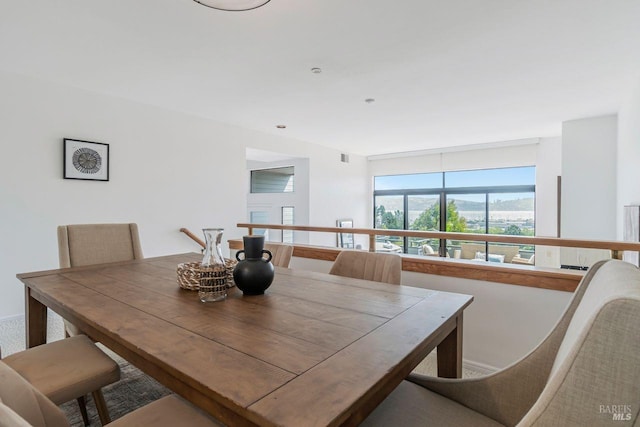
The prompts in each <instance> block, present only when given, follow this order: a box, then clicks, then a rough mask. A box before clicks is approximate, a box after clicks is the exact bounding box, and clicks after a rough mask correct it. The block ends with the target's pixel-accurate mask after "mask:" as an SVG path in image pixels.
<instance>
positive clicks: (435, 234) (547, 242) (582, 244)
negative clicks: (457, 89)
mask: <svg viewBox="0 0 640 427" xmlns="http://www.w3.org/2000/svg"><path fill="white" fill-rule="evenodd" d="M236 225H237V226H238V227H239V228H249V229H253V228H266V229H271V230H293V231H314V232H321V233H353V234H363V235H367V236H370V237H371V236H373V237H374V239H375V236H399V237H405V236H406V237H421V238H424V239H448V240H467V241H476V242H494V243H513V244H518V245H532V246H533V245H543V246H557V247H565V248H584V249H606V250H611V251H618V252H623V251H640V243H633V242H619V241H613V240H582V239H563V238H558V237H532V236H513V235H509V234H475V233H453V232H446V231H417V230H388V229H384V228H342V227H311V226H307V225H282V224H248V223H239V224H236ZM619 256H621V255H619Z"/></svg>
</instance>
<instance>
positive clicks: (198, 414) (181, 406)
mask: <svg viewBox="0 0 640 427" xmlns="http://www.w3.org/2000/svg"><path fill="white" fill-rule="evenodd" d="M222 425H223V424H220V423H218V422H217V421H216V420H214V419H213V418H211V417H209V416H208V415H206V414H205V413H203V412H202V411H200V410H199V409H196V408H194V407H193V406H191V405H190V404H188V403H186V402H184V401H183V400H182V399H180V398H179V397H177V396H176V395H170V396H165V397H163V398H162V399H158V400H156V401H155V402H153V403H150V404H148V405H146V406H143V407H142V408H139V409H136V410H135V411H133V412H131V413H129V414H127V415H125V416H124V417H122V418H118V419H117V420H115V421H113V422H111V423H109V427H126V426H153V427H163V426H166V427H175V426H189V427H212V426H222Z"/></svg>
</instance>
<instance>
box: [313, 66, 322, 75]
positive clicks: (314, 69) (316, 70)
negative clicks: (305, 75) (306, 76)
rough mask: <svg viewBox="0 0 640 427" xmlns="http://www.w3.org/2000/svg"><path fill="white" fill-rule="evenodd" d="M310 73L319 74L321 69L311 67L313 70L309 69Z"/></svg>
mask: <svg viewBox="0 0 640 427" xmlns="http://www.w3.org/2000/svg"><path fill="white" fill-rule="evenodd" d="M311 72H312V73H313V74H320V73H321V72H322V69H320V68H318V67H313V68H312V69H311Z"/></svg>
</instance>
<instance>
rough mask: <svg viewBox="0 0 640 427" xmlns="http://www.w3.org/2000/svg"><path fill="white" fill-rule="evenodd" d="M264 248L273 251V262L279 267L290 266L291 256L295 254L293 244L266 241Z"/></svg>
mask: <svg viewBox="0 0 640 427" xmlns="http://www.w3.org/2000/svg"><path fill="white" fill-rule="evenodd" d="M264 248H265V249H266V250H268V251H269V252H271V255H272V256H273V258H272V259H271V263H272V264H273V265H275V266H277V267H284V268H289V263H290V262H291V256H292V255H293V246H291V245H285V244H281V243H265V244H264Z"/></svg>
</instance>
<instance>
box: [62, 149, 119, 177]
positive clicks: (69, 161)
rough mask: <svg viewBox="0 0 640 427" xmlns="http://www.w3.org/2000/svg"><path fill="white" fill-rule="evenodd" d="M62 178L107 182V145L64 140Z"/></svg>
mask: <svg viewBox="0 0 640 427" xmlns="http://www.w3.org/2000/svg"><path fill="white" fill-rule="evenodd" d="M62 177H63V178H64V179H79V180H83V181H109V144H104V143H102V142H92V141H83V140H81V139H72V138H64V140H63V149H62Z"/></svg>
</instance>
